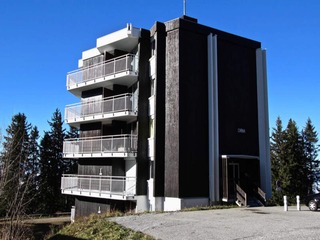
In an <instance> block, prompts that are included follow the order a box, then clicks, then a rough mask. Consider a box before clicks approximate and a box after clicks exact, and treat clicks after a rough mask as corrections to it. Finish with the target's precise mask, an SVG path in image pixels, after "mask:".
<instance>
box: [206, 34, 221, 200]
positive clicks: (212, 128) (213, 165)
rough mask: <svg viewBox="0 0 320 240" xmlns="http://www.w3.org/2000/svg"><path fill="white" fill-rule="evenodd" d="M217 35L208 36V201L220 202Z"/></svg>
mask: <svg viewBox="0 0 320 240" xmlns="http://www.w3.org/2000/svg"><path fill="white" fill-rule="evenodd" d="M218 116H219V115H218V52H217V35H214V36H213V34H212V33H210V34H209V35H208V118H209V119H208V120H209V121H208V122H209V201H210V203H214V202H218V201H219V200H220V182H219V177H220V176H219V122H218V120H219V119H218Z"/></svg>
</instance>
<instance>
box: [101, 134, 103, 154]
mask: <svg viewBox="0 0 320 240" xmlns="http://www.w3.org/2000/svg"><path fill="white" fill-rule="evenodd" d="M102 141H103V137H101V141H100V152H101V153H102V151H103V148H102V146H103V144H102Z"/></svg>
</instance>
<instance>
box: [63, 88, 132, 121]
mask: <svg viewBox="0 0 320 240" xmlns="http://www.w3.org/2000/svg"><path fill="white" fill-rule="evenodd" d="M133 106H134V99H133V95H132V94H130V93H126V94H120V95H115V96H112V97H107V98H102V99H100V100H96V101H95V100H92V101H88V102H82V103H76V104H70V105H67V106H66V108H65V120H66V121H68V120H75V119H77V118H84V117H89V116H93V115H96V114H108V113H116V112H120V111H133Z"/></svg>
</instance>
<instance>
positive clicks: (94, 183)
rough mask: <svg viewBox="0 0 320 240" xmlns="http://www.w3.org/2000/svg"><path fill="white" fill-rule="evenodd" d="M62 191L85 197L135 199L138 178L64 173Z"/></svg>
mask: <svg viewBox="0 0 320 240" xmlns="http://www.w3.org/2000/svg"><path fill="white" fill-rule="evenodd" d="M61 192H62V193H63V194H68V195H77V196H85V197H95V198H105V199H117V200H133V199H134V196H135V194H136V178H135V177H119V176H100V175H65V174H64V175H63V176H62V178H61Z"/></svg>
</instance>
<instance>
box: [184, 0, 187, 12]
mask: <svg viewBox="0 0 320 240" xmlns="http://www.w3.org/2000/svg"><path fill="white" fill-rule="evenodd" d="M183 15H184V16H186V15H187V0H183Z"/></svg>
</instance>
